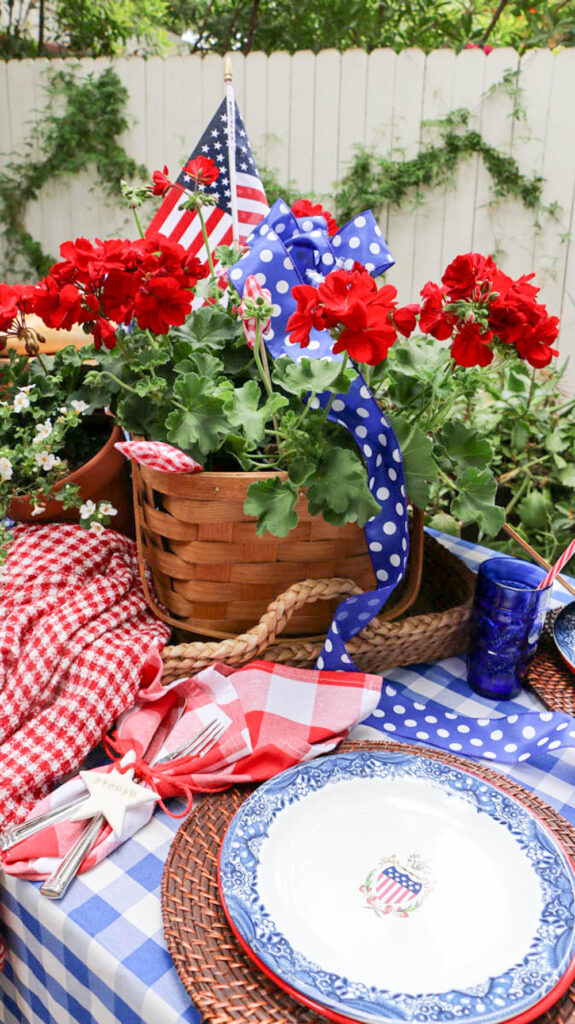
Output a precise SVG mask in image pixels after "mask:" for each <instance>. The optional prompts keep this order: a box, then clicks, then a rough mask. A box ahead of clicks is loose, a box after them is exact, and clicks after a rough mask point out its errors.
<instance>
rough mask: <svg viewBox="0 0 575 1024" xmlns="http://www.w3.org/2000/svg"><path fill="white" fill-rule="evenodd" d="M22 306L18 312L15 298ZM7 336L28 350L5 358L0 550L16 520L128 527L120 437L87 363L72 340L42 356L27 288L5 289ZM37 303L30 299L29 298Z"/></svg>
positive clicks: (0, 369)
mask: <svg viewBox="0 0 575 1024" xmlns="http://www.w3.org/2000/svg"><path fill="white" fill-rule="evenodd" d="M10 297H11V298H12V299H14V300H15V301H16V302H18V303H20V307H19V308H17V309H16V313H15V315H14V306H13V305H10V302H9V298H10ZM0 299H1V300H2V302H3V304H4V311H5V312H4V321H3V323H1V322H0V330H3V332H4V333H3V334H2V338H3V339H4V340H6V339H8V340H9V341H11V340H12V339H15V338H17V339H18V340H19V342H20V344H21V345H22V346H23V347H24V348H25V350H26V354H25V355H24V354H22V355H21V354H19V353H18V352H17V351H16V350H15V349H14V348H12V347H9V348H7V349H6V355H5V357H4V358H3V360H2V362H1V363H0V392H1V396H2V398H1V401H0V521H1V525H0V550H1V552H2V554H3V553H4V551H5V547H6V545H7V544H8V543H9V542H10V539H11V536H12V534H11V530H10V527H9V523H7V522H6V519H8V520H13V521H16V522H33V523H42V522H54V521H56V522H64V521H65V522H79V523H80V524H81V525H82V526H84V527H86V528H88V529H92V530H93V531H100V530H102V529H104V527H105V526H108V525H113V526H114V527H116V528H119V529H121V530H123V531H124V532H126V531H127V530H129V527H130V519H131V509H130V507H129V502H128V501H126V498H128V499H129V491H128V490H127V481H126V474H125V467H124V465H123V461H122V458H121V456H120V454H119V453H118V452H117V451H116V449H115V447H114V445H115V443H116V442H117V441H119V440H121V437H122V434H121V432H120V430H119V428H118V427H117V426H116V425H115V424H114V423H113V421H112V420H111V418H110V417H109V416H107V415H105V414H104V413H103V412H101V411H99V409H98V407H99V404H100V403H99V399H98V395H97V393H96V392H95V391H94V389H93V388H89V389H88V388H86V387H85V386H84V383H83V379H84V377H85V371H86V367H85V364H84V362H83V359H82V357H81V356H80V355H79V354H78V352H77V350H76V348H75V346H74V345H71V346H67V347H65V348H62V349H61V350H60V351H59V352H58V353H57V354H56V355H53V356H46V355H43V354H42V353H41V346H42V340H41V337H40V336H39V335H38V334H37V331H36V329H35V328H32V327H30V326H29V325H28V324H27V323H26V321H25V318H24V317H25V314H24V311H23V309H22V308H21V306H22V305H23V300H22V289H19V288H18V287H12V286H8V285H2V286H0ZM30 301H31V300H30Z"/></svg>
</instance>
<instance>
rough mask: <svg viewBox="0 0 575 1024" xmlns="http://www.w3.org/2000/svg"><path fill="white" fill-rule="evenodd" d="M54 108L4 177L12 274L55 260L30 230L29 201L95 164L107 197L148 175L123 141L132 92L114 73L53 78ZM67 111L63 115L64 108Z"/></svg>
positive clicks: (3, 218) (1, 191)
mask: <svg viewBox="0 0 575 1024" xmlns="http://www.w3.org/2000/svg"><path fill="white" fill-rule="evenodd" d="M46 88H47V94H48V109H47V111H44V112H43V113H42V115H41V116H40V117H38V119H37V120H36V122H35V123H34V124H33V125H32V127H31V130H30V134H29V136H28V139H27V141H26V142H25V143H24V145H23V147H22V148H21V150H20V151H19V153H18V154H17V156H14V157H12V158H11V159H10V160H9V161H8V163H7V165H6V168H5V170H4V171H2V172H1V173H0V224H1V226H2V241H3V246H2V248H3V259H4V264H5V267H6V272H7V273H10V274H14V273H17V274H20V273H22V272H23V271H24V269H26V270H27V271H28V272H29V271H30V269H31V270H32V271H33V272H34V274H35V275H37V276H39V277H40V276H42V275H43V274H45V273H47V271H48V270H49V268H50V266H51V265H52V264H53V262H54V258H53V257H52V256H50V255H48V254H46V253H44V252H43V250H42V247H41V246H40V244H39V243H38V242H37V241H35V240H34V238H33V237H32V235H31V234H30V233H29V232H28V231H27V230H26V227H25V213H26V207H27V204H28V203H29V202H31V201H32V200H34V199H37V198H38V196H39V194H40V192H41V189H42V188H43V186H44V185H45V184H46V182H48V181H50V180H53V179H57V178H62V177H65V176H67V175H74V174H78V173H79V172H80V171H84V170H85V169H86V167H87V166H88V165H90V164H92V165H93V166H94V168H95V171H96V177H97V179H98V181H99V183H100V185H101V186H102V190H103V192H104V194H105V195H106V194H107V195H109V196H114V195H117V194H118V192H119V188H120V181H121V180H122V178H125V177H127V176H132V175H135V174H145V168H144V167H141V166H139V165H138V164H137V163H136V162H135V160H133V159H132V158H131V157H129V156H128V155H127V154H126V152H125V151H124V149H123V148H122V146H121V145H120V144H119V143H118V142H117V141H116V139H117V137H118V136H119V135H121V133H122V132H124V131H126V129H127V128H128V120H127V118H126V115H125V107H126V102H127V99H128V92H127V89H126V88H125V86H123V85H122V83H121V81H120V79H119V78H118V76H117V75H116V73H115V72H114V71H113V70H112V69H111V68H106V69H105V70H104V71H103V72H102V73H101V75H100V76H99V77H98V78H96V77H95V76H94V75H93V74H90V75H88V77H87V78H86V79H85V80H84V81H82V82H79V81H77V79H76V76H75V74H74V72H73V71H68V70H61V71H56V72H52V73H50V75H49V77H48V84H47V87H46ZM62 102H63V103H64V110H63V111H62V112H59V113H57V112H56V109H57V108H58V109H59V105H60V104H61V103H62Z"/></svg>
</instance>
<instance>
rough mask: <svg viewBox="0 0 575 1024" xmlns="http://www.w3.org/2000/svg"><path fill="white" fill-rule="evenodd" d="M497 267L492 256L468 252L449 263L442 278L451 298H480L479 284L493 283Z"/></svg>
mask: <svg viewBox="0 0 575 1024" xmlns="http://www.w3.org/2000/svg"><path fill="white" fill-rule="evenodd" d="M496 272H497V267H496V265H495V263H494V262H493V260H492V259H491V256H487V257H486V256H481V255H480V254H479V253H477V252H468V253H465V255H464V256H457V257H456V258H455V259H454V260H453V262H452V263H450V264H449V266H448V267H447V270H446V271H445V273H444V275H443V277H442V278H441V280H442V282H443V284H444V285H445V288H446V289H447V292H448V294H449V297H450V299H451V300H452V301H453V300H455V299H472V298H479V294H478V292H477V288H478V285H481V284H482V283H483V282H487V283H488V284H490V283H491V281H492V279H493V276H494V274H495V273H496Z"/></svg>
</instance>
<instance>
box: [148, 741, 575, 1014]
mask: <svg viewBox="0 0 575 1024" xmlns="http://www.w3.org/2000/svg"><path fill="white" fill-rule="evenodd" d="M339 750H340V751H343V750H386V751H393V750H399V751H401V752H402V753H413V754H416V755H424V756H425V757H430V758H433V759H434V760H438V761H442V762H444V763H446V764H452V765H454V766H456V767H458V768H462V769H463V770H468V769H469V763H468V762H466V761H464V760H463V759H461V758H458V757H456V756H454V755H452V754H446V753H444V752H442V751H438V750H434V749H431V748H422V747H415V746H410V745H408V744H399V743H385V744H382V743H370V742H362V743H348V744H343V745H342V746H341V747H340V748H339ZM473 772H474V773H475V774H477V775H480V776H481V777H482V778H485V779H486V780H487V781H488V782H493V783H495V785H498V786H500V787H501V788H503V789H505V791H506V792H507V793H509V794H510V795H511V796H514V797H516V798H517V799H518V800H521V802H522V803H524V804H525V805H526V806H527V807H529V808H530V809H531V810H532V811H534V812H535V813H536V814H537V815H538V816H539V817H540V818H541V819H542V820H543V821H544V822H545V823H546V824H547V825H548V827H549V828H550V829H551V830H552V831H553V833H554V834H555V835H556V836H557V838H558V839H559V840H560V841H561V842H562V843H563V846H564V847H565V849H566V850H567V852H568V853H569V854H570V856H571V857H572V858H573V859H575V830H574V829H573V828H572V827H571V826H570V825H569V824H568V822H566V821H565V819H564V818H562V817H561V815H560V814H559V813H558V812H557V811H555V810H553V809H552V808H551V807H548V806H547V805H546V804H545V803H543V801H542V800H540V799H539V798H538V797H536V796H534V795H533V794H532V793H529V792H528V791H527V790H525V789H523V788H522V787H521V786H519V785H518V784H517V783H515V782H513V781H512V780H510V779H508V778H506V777H504V776H501V775H499V774H498V773H497V772H495V771H493V770H492V769H489V768H484V767H483V765H481V764H474V765H473ZM249 792H250V787H237V788H235V789H231V790H228V791H227V792H225V793H217V794H213V795H210V796H206V797H203V798H202V799H201V801H199V802H198V805H197V807H196V809H195V810H194V812H193V814H192V815H191V816H190V817H189V818H188V819H187V820H186V822H185V823H184V824H183V825H182V827H181V828H180V830H179V831H178V833H177V835H176V839H175V840H174V843H173V844H172V847H171V849H170V853H169V856H168V860H167V862H166V866H165V869H164V876H163V881H162V912H163V919H164V932H165V936H166V941H167V943H168V948H169V950H170V953H171V955H172V958H173V960H174V963H175V965H176V968H177V970H178V974H179V975H180V978H181V979H182V982H183V983H184V985H185V987H186V989H187V991H188V993H189V995H190V997H191V998H192V1000H193V1002H194V1004H195V1005H196V1006H197V1008H198V1010H199V1012H200V1013H201V1015H202V1020H203V1021H204V1022H205V1024H293V1022H301V1024H312V1022H315V1024H321V1022H322V1021H324V1020H325V1018H324V1017H319V1016H318V1015H317V1014H316V1013H315V1012H313V1011H311V1010H308V1009H306V1008H305V1007H303V1006H301V1005H300V1004H299V1003H297V1002H296V1001H295V1000H294V999H293V998H292V997H291V996H289V995H287V993H285V992H283V991H282V990H281V989H280V988H278V987H277V986H276V985H275V984H274V983H273V982H272V981H270V980H269V979H268V978H267V977H266V976H265V975H264V974H262V973H260V972H259V971H258V969H257V968H256V967H255V965H254V964H253V963H252V961H251V960H250V958H249V957H248V956H247V954H246V953H244V952H243V950H242V949H241V947H240V946H239V944H238V943H237V941H236V939H235V938H234V936H233V934H232V932H231V929H230V928H229V925H228V924H227V921H226V918H225V914H224V912H223V910H222V908H221V905H220V900H219V895H218V883H217V860H218V855H219V849H220V844H221V841H222V838H223V835H224V832H225V830H226V828H227V826H228V824H229V822H230V820H231V818H232V817H233V815H234V814H235V812H236V810H237V809H238V807H239V806H240V805H241V804H242V802H243V801H244V800H245V798H246V796H247V795H248V794H249ZM574 1021H575V986H573V985H572V986H571V988H570V989H569V991H568V992H567V993H566V994H565V995H564V996H563V997H562V999H561V1000H560V1002H559V1003H558V1004H557V1005H556V1006H555V1007H553V1009H552V1010H549V1011H548V1012H547V1013H545V1014H543V1015H542V1016H541V1017H540V1018H539V1020H538V1024H573V1022H574Z"/></svg>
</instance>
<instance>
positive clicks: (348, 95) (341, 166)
mask: <svg viewBox="0 0 575 1024" xmlns="http://www.w3.org/2000/svg"><path fill="white" fill-rule="evenodd" d="M366 85H367V53H366V52H365V50H346V51H345V52H344V53H342V55H341V79H340V93H339V151H338V160H337V169H336V177H337V178H339V177H341V175H342V174H343V173H344V172H345V171H346V170H347V169H348V166H349V163H350V161H351V159H352V158H353V155H354V150H355V147H356V146H357V145H363V144H364V142H365V121H366ZM324 88H327V89H328V91H329V92H330V93H331V89H330V87H329V83H326V84H325V86H324ZM335 120H336V119H335V118H334V112H333V111H332V115H331V117H330V121H332V122H333V121H335Z"/></svg>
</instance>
